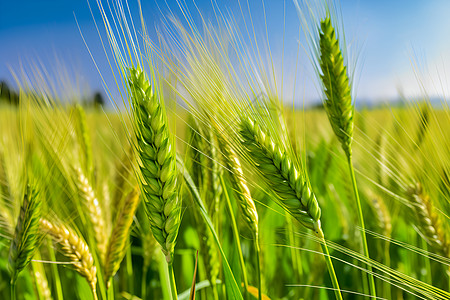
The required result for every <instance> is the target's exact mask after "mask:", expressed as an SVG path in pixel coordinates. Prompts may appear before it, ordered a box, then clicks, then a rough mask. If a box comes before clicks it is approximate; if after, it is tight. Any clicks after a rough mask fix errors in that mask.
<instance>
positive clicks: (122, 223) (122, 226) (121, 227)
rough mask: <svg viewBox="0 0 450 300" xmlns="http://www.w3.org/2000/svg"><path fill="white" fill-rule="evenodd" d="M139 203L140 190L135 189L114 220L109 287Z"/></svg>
mask: <svg viewBox="0 0 450 300" xmlns="http://www.w3.org/2000/svg"><path fill="white" fill-rule="evenodd" d="M138 205H139V191H138V189H137V188H135V189H133V190H132V191H131V192H130V193H129V194H128V196H127V197H126V199H125V201H123V203H122V205H121V207H120V208H119V209H118V214H117V217H116V220H115V222H114V228H113V230H112V233H111V236H110V238H109V242H108V251H107V252H106V259H105V267H104V280H105V282H106V284H107V287H109V285H110V280H109V279H110V278H111V277H112V276H114V274H115V273H116V272H117V270H118V269H119V267H120V263H121V262H122V259H123V257H124V255H125V252H126V242H127V240H128V237H129V235H130V231H131V225H132V223H133V217H134V214H135V212H136V209H137V207H138Z"/></svg>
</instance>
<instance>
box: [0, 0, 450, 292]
mask: <svg viewBox="0 0 450 300" xmlns="http://www.w3.org/2000/svg"><path fill="white" fill-rule="evenodd" d="M294 2H295V4H296V7H297V9H298V10H299V17H300V18H301V19H302V24H303V26H304V30H305V31H304V33H305V34H306V36H308V37H309V38H310V39H309V42H308V43H307V45H308V47H309V53H310V55H311V62H312V64H313V65H314V66H315V70H316V74H315V75H316V77H317V80H318V87H319V89H320V91H321V97H322V104H323V105H321V106H320V107H316V108H307V109H301V108H293V107H292V106H291V105H289V103H288V102H287V101H286V100H285V99H283V94H282V93H280V92H279V90H278V89H277V87H276V83H277V79H276V78H273V77H275V76H272V75H270V74H271V72H272V71H273V70H272V69H271V66H270V64H268V63H267V61H265V56H263V55H259V56H256V57H253V56H252V55H250V54H249V52H247V51H246V50H245V49H250V48H251V46H254V45H253V44H251V42H250V45H249V44H246V43H245V42H244V40H245V39H243V38H242V36H241V35H240V34H241V33H239V31H235V30H236V29H237V26H236V24H234V25H233V23H232V22H231V23H227V22H225V20H222V22H219V24H217V27H215V28H216V30H211V31H209V30H204V31H203V32H200V31H198V29H197V27H196V26H194V25H196V24H195V23H194V21H193V20H191V19H190V18H189V17H186V20H182V19H178V18H176V17H175V16H172V18H169V19H170V20H168V21H167V22H168V23H167V28H166V29H165V30H167V32H166V34H163V33H160V35H159V36H158V38H159V39H160V40H159V41H153V40H152V39H150V37H149V35H148V34H147V30H148V27H146V25H145V23H146V22H145V18H144V16H143V15H139V14H138V15H133V14H131V13H130V15H128V14H129V12H128V11H127V10H126V9H124V6H123V2H122V1H119V0H117V1H113V3H114V5H113V11H110V10H108V9H105V7H103V6H102V5H101V1H99V2H98V3H97V4H98V7H95V9H98V11H99V13H100V14H101V15H102V17H103V20H104V21H103V22H104V23H103V24H99V26H103V27H102V29H104V34H103V38H104V42H105V44H106V45H107V46H108V47H106V49H107V50H105V55H106V56H107V57H108V59H109V60H110V61H111V64H112V67H111V70H100V71H101V72H111V71H112V72H113V74H114V76H115V78H116V83H115V85H114V84H113V85H110V86H108V87H107V92H108V91H109V89H113V88H114V89H118V90H119V91H120V95H121V97H120V98H117V99H112V97H113V94H112V93H109V92H108V95H109V97H110V100H112V103H111V107H110V108H109V109H108V108H106V109H103V110H101V109H98V108H96V107H87V106H83V105H82V104H81V99H77V98H76V97H75V99H72V101H61V100H60V98H59V97H58V95H57V94H55V93H53V92H52V90H51V88H50V87H51V86H52V83H51V82H48V81H46V80H42V77H45V76H41V75H43V74H41V73H39V70H36V72H37V73H36V74H38V75H37V76H35V77H32V76H30V77H31V84H30V82H28V81H20V80H19V87H20V92H19V103H18V104H17V105H15V106H14V105H6V104H5V105H2V106H0V136H1V138H0V299H46V300H47V299H58V300H60V299H105V300H106V299H130V300H131V299H135V300H137V299H214V300H217V299H246V300H248V299H371V298H372V299H450V293H449V289H450V237H449V235H448V228H449V225H450V224H449V215H450V205H449V204H450V175H449V172H450V170H449V168H450V159H449V149H450V136H449V134H448V132H449V130H450V115H449V111H450V110H449V108H448V106H447V103H446V102H445V101H444V100H442V102H441V103H440V105H435V104H433V105H432V104H431V101H430V100H429V99H427V98H426V97H424V98H423V99H421V100H420V101H418V100H414V101H405V102H403V103H402V104H401V105H389V104H386V105H382V106H380V107H373V108H363V107H360V106H356V105H355V101H356V100H355V97H354V92H353V78H352V76H353V75H352V74H353V73H352V70H351V68H352V66H351V65H350V64H349V58H348V57H347V54H348V53H347V51H346V47H345V45H346V44H345V38H344V35H343V32H342V30H341V28H340V27H339V26H340V25H339V24H340V20H339V18H340V16H339V14H338V13H337V11H338V5H339V4H338V3H334V2H332V1H318V2H317V3H316V4H315V5H312V4H311V3H312V1H311V3H310V4H309V5H306V6H305V5H304V4H302V3H300V1H294ZM114 12H115V13H114ZM130 18H132V20H133V21H132V22H133V23H131V24H130V23H129V22H130ZM202 22H203V23H202ZM200 23H201V24H197V26H201V25H203V28H211V27H209V25H208V24H209V23H208V21H207V20H206V21H205V20H203V21H201V22H200ZM207 25H208V26H207ZM224 29H226V30H224ZM136 32H139V34H136ZM101 36H102V35H101ZM255 59H256V60H257V61H256V63H255V61H254V60H255ZM19 78H20V76H19ZM0 95H1V93H0ZM405 100H407V99H405Z"/></svg>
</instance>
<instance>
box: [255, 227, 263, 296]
mask: <svg viewBox="0 0 450 300" xmlns="http://www.w3.org/2000/svg"><path fill="white" fill-rule="evenodd" d="M255 248H256V273H257V274H256V275H257V276H258V300H261V299H262V284H261V257H260V253H261V249H260V248H259V235H258V232H256V233H255Z"/></svg>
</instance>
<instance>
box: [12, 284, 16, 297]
mask: <svg viewBox="0 0 450 300" xmlns="http://www.w3.org/2000/svg"><path fill="white" fill-rule="evenodd" d="M11 300H16V281H13V282H11Z"/></svg>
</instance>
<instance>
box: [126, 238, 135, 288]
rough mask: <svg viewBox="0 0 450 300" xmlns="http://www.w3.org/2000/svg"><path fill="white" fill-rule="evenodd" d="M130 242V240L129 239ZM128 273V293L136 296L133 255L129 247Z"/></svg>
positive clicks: (127, 255) (127, 258) (127, 256)
mask: <svg viewBox="0 0 450 300" xmlns="http://www.w3.org/2000/svg"><path fill="white" fill-rule="evenodd" d="M128 240H129V238H128ZM126 272H127V278H128V282H127V285H128V292H129V293H130V294H131V295H134V284H133V283H134V281H133V258H132V255H131V247H128V249H127V254H126Z"/></svg>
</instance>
